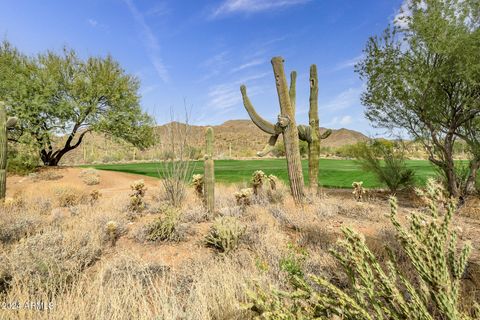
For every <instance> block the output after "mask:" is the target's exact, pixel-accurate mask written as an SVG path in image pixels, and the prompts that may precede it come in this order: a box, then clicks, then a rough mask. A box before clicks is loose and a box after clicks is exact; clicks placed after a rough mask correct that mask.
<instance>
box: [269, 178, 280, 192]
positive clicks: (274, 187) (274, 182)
mask: <svg viewBox="0 0 480 320" xmlns="http://www.w3.org/2000/svg"><path fill="white" fill-rule="evenodd" d="M268 182H269V183H270V190H277V187H278V183H279V180H278V178H277V176H274V175H273V174H271V175H269V176H268Z"/></svg>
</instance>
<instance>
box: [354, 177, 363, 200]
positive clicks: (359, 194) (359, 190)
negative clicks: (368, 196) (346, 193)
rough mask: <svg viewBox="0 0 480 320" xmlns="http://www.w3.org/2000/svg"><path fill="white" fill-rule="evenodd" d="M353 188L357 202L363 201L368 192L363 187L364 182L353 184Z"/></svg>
mask: <svg viewBox="0 0 480 320" xmlns="http://www.w3.org/2000/svg"><path fill="white" fill-rule="evenodd" d="M352 187H353V191H352V194H353V196H354V198H355V200H357V201H362V200H363V196H364V195H365V193H366V190H365V188H364V187H363V181H358V182H353V183H352Z"/></svg>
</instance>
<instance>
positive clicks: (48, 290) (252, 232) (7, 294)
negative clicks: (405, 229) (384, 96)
mask: <svg viewBox="0 0 480 320" xmlns="http://www.w3.org/2000/svg"><path fill="white" fill-rule="evenodd" d="M60 171H61V175H62V177H61V178H57V179H56V180H47V181H34V180H33V179H26V180H25V179H24V180H22V178H17V177H13V178H12V179H9V186H8V187H9V194H8V196H9V198H10V200H9V201H8V202H7V203H6V204H5V205H4V206H2V207H1V208H0V303H2V305H1V307H2V308H1V309H0V319H250V318H252V317H253V314H252V313H251V311H248V310H245V309H244V308H243V307H242V302H244V301H245V290H246V289H247V288H251V287H252V286H253V285H254V283H257V284H259V285H260V286H262V287H264V288H268V287H270V286H274V287H278V288H285V286H286V285H287V281H286V274H285V271H283V270H282V268H281V265H280V261H281V260H282V259H284V258H285V257H287V256H288V252H289V251H288V250H289V249H288V246H289V244H292V245H294V246H298V247H301V248H303V249H305V250H306V252H307V258H306V260H305V265H304V269H305V271H306V272H308V273H313V274H317V275H322V276H324V277H327V278H328V279H330V280H331V281H333V282H335V283H337V284H340V285H342V284H345V283H347V282H346V279H345V278H344V276H342V274H341V273H340V272H338V270H337V266H336V264H335V261H334V259H332V257H331V256H330V255H329V253H328V249H329V248H331V246H333V245H335V241H336V239H337V238H338V237H339V235H340V232H339V231H340V228H341V227H343V226H352V227H354V228H355V229H357V230H359V231H361V232H363V233H365V234H366V235H367V239H368V240H367V241H368V243H369V244H370V245H371V247H372V249H373V251H374V252H375V253H377V254H378V255H379V256H383V255H384V256H385V257H386V253H385V251H384V245H389V246H390V247H391V248H392V249H393V250H394V251H398V250H400V249H399V248H396V247H395V245H394V243H395V240H394V239H393V236H392V233H391V228H390V223H389V222H388V218H387V217H385V214H386V213H387V203H386V201H385V200H381V199H378V200H372V201H370V202H356V201H355V200H353V197H352V196H351V194H350V192H349V191H347V192H341V191H329V190H325V192H324V194H322V195H321V196H320V197H318V196H311V197H310V198H311V202H310V203H309V204H307V205H305V206H304V207H301V208H299V207H295V205H294V203H293V200H292V199H291V197H290V196H288V194H287V193H286V192H285V193H284V194H282V195H281V196H279V197H276V198H275V199H276V201H275V203H271V202H270V201H268V200H267V199H254V201H252V205H250V206H247V207H244V208H242V207H237V206H236V203H235V197H234V193H235V191H237V190H239V189H240V188H243V187H245V186H232V185H231V186H221V185H217V191H216V195H217V198H216V208H217V209H218V212H217V216H218V215H223V216H233V217H236V218H237V219H238V220H239V221H240V222H241V223H242V225H245V226H246V230H245V234H244V235H243V237H242V238H241V241H240V243H239V246H238V248H236V249H235V250H233V251H232V252H230V253H228V254H222V253H219V252H218V251H217V250H215V249H212V248H209V247H207V246H206V245H205V242H204V238H205V236H206V235H207V234H208V232H209V230H210V227H211V225H212V222H213V221H214V218H215V217H214V216H212V215H210V214H208V213H207V212H206V211H205V210H204V209H203V207H202V204H201V201H200V200H199V199H198V198H197V197H196V195H195V194H194V190H193V188H188V190H187V198H186V201H185V202H184V203H183V205H182V207H181V208H179V211H180V216H179V218H178V225H177V226H176V229H175V230H176V231H175V232H179V233H181V237H173V238H172V239H174V240H173V241H156V242H149V241H146V240H145V236H144V232H145V228H146V226H148V225H149V224H150V223H151V222H152V221H155V220H156V219H158V217H161V216H162V215H163V214H165V212H166V210H168V204H166V203H165V201H164V200H162V199H163V197H162V194H161V192H162V191H161V189H160V184H159V183H158V181H157V180H154V179H147V180H146V181H145V183H146V186H147V192H146V197H145V200H146V203H147V208H146V209H145V210H144V211H142V212H141V213H138V214H134V215H132V214H129V213H128V210H127V208H128V204H129V193H130V190H129V185H130V184H131V183H132V182H133V181H135V180H137V179H138V177H136V176H134V175H127V174H121V173H110V172H108V173H106V172H99V173H98V174H99V176H100V182H99V184H98V185H94V186H88V185H85V184H84V183H83V180H82V177H81V175H80V174H79V172H80V170H77V169H72V168H70V169H64V170H60ZM47 176H48V175H47ZM55 176H58V175H55ZM58 188H63V189H62V190H68V192H64V193H59V192H58ZM20 190H24V192H23V193H22V192H19V191H20ZM56 190H57V192H56ZM93 190H99V192H100V193H101V194H102V196H101V197H100V198H99V199H98V200H97V201H95V202H91V201H84V197H85V195H87V198H88V195H89V194H90V193H91V192H92V191H93ZM65 194H68V195H69V198H68V201H65V199H64V198H65ZM72 194H73V195H72ZM280 198H282V199H283V203H282V201H280V202H279V201H278V199H280ZM72 199H73V200H72ZM464 211H467V213H462V214H465V215H466V216H468V212H470V211H469V209H468V208H467V209H464ZM408 213H409V209H408V208H402V209H401V215H402V217H403V218H406V217H408ZM456 221H457V222H458V229H459V230H458V231H459V238H460V240H461V241H465V240H470V241H472V242H473V245H474V251H473V255H472V263H471V264H470V267H469V271H468V272H467V275H466V279H465V288H466V289H465V290H468V292H469V295H468V298H469V301H468V302H466V304H467V305H471V303H472V300H475V299H477V301H479V300H480V297H479V288H480V284H479V283H478V278H477V277H479V271H478V258H479V253H478V248H479V244H480V243H479V242H480V240H479V239H478V237H477V236H476V235H477V234H478V231H479V229H480V223H479V220H476V219H472V218H469V217H465V218H464V217H457V220H456ZM112 222H114V224H112ZM112 225H115V228H116V229H115V232H116V233H115V237H116V238H115V241H112V240H111V235H110V234H109V233H108V232H110V231H108V230H111V229H109V228H111V226H112ZM108 226H110V227H108ZM475 267H476V268H477V269H475ZM402 268H404V270H406V271H407V272H408V265H405V266H404V267H403V266H402ZM475 270H477V271H475ZM17 302H18V303H19V304H20V305H19V306H18V307H19V308H18V309H16V310H14V308H16V307H17V305H16V303H17ZM37 302H39V303H43V305H41V304H36V305H29V308H26V305H25V303H34V304H35V303H37ZM49 302H50V303H51V305H48V303H49ZM12 303H13V305H12ZM39 307H44V310H38V308H39ZM49 307H51V309H50V308H49Z"/></svg>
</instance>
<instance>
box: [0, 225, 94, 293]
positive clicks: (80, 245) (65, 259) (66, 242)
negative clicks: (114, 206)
mask: <svg viewBox="0 0 480 320" xmlns="http://www.w3.org/2000/svg"><path fill="white" fill-rule="evenodd" d="M100 254H101V247H100V243H99V241H98V239H96V236H95V234H94V233H83V232H82V233H63V232H62V231H61V230H58V229H52V230H48V231H45V232H44V233H41V234H36V235H33V236H31V237H28V238H26V239H25V240H24V241H21V242H19V243H18V244H16V245H14V246H13V247H12V249H11V251H10V252H9V253H8V255H6V254H5V256H4V258H5V260H6V261H7V268H6V270H4V271H3V273H7V274H9V275H10V276H11V281H10V285H11V286H12V287H16V286H21V287H23V288H24V289H26V290H28V292H29V293H30V294H34V293H35V292H37V291H38V290H40V291H42V290H44V291H47V292H49V293H50V294H56V293H59V292H62V291H63V290H66V289H67V287H68V286H69V285H70V284H71V283H72V282H73V281H74V280H75V279H77V278H78V277H79V276H80V275H81V272H82V271H83V270H85V268H87V267H89V266H91V265H92V264H94V263H95V261H97V260H98V259H99V257H100Z"/></svg>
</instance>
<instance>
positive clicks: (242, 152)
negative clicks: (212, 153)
mask: <svg viewBox="0 0 480 320" xmlns="http://www.w3.org/2000/svg"><path fill="white" fill-rule="evenodd" d="M172 126H173V127H175V128H177V129H176V130H178V128H185V127H184V124H181V123H178V122H172V123H168V124H165V125H161V126H158V127H157V129H156V132H157V136H158V138H157V145H156V146H155V147H152V148H150V149H148V150H144V151H140V150H137V149H136V148H133V147H132V146H130V145H128V144H125V143H122V142H120V141H115V140H112V139H110V138H106V137H104V136H102V135H98V134H89V135H87V136H86V138H85V139H84V143H83V145H82V146H81V147H79V148H78V149H76V150H74V151H72V152H70V153H68V154H67V155H66V156H65V158H64V160H63V161H62V162H63V163H64V164H74V163H91V162H111V161H129V160H154V159H159V158H162V156H163V155H164V154H165V152H166V151H165V150H166V149H167V145H168V141H170V139H169V135H170V133H169V129H171V128H172ZM206 127H207V126H195V125H191V126H190V129H189V130H190V131H189V137H190V138H189V140H190V142H191V145H192V146H193V147H194V148H196V149H198V150H199V153H200V154H201V152H200V151H201V149H203V146H204V132H205V128H206ZM212 127H213V129H214V131H215V149H216V156H217V157H225V158H229V157H231V158H240V157H255V155H256V152H257V151H259V150H261V149H262V148H263V147H264V146H265V144H266V143H267V141H268V138H269V135H268V134H266V133H264V132H262V131H261V130H260V129H258V128H257V126H256V125H255V124H253V123H252V121H250V120H229V121H226V122H225V123H223V124H221V125H217V126H212ZM320 130H321V132H324V131H325V130H326V129H325V128H321V129H320ZM180 131H182V129H180ZM177 136H178V135H177ZM367 139H368V138H367V137H366V136H365V135H363V134H362V133H360V132H357V131H354V130H349V129H344V128H342V129H338V130H333V132H332V134H331V135H330V137H329V138H327V139H325V140H323V141H322V146H323V147H331V148H338V147H341V146H344V145H350V144H354V143H356V142H359V141H365V140H367Z"/></svg>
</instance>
